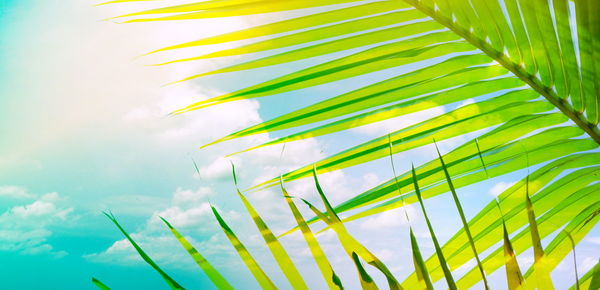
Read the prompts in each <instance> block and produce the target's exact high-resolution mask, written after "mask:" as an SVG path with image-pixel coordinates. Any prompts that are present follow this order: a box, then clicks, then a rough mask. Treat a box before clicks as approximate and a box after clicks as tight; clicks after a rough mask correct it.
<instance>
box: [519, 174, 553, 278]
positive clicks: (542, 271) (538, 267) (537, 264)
mask: <svg viewBox="0 0 600 290" xmlns="http://www.w3.org/2000/svg"><path fill="white" fill-rule="evenodd" d="M525 182H526V183H525V184H526V185H525V202H526V206H527V218H528V219H529V228H530V233H531V244H532V245H533V257H534V262H533V268H534V271H535V275H536V278H537V283H538V287H539V288H540V289H554V285H552V279H551V278H550V272H549V271H548V270H547V269H546V267H545V265H544V263H543V258H544V249H543V248H542V242H541V238H540V232H539V230H538V224H537V221H536V219H535V212H534V211H533V204H532V202H531V199H530V198H529V175H528V176H527V179H526V181H525Z"/></svg>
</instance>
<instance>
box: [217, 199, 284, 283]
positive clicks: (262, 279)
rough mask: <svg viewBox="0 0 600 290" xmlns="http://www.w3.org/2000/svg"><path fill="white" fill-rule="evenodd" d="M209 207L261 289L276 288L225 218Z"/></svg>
mask: <svg viewBox="0 0 600 290" xmlns="http://www.w3.org/2000/svg"><path fill="white" fill-rule="evenodd" d="M210 208H211V210H212V212H213V214H214V215H215V218H216V219H217V222H218V223H219V225H220V226H221V229H223V232H224V233H225V235H226V236H227V238H228V239H229V241H230V242H231V244H232V245H233V247H234V248H235V250H236V251H237V253H238V254H239V255H240V257H241V258H242V261H244V263H245V264H246V267H247V268H248V270H250V272H251V273H252V275H253V276H254V278H255V279H256V281H257V282H258V284H260V286H261V287H262V288H263V289H277V287H275V284H273V282H272V281H271V279H269V276H267V274H265V271H264V270H263V269H262V268H261V267H260V266H259V265H258V263H257V262H256V260H255V259H254V257H252V255H251V254H250V252H248V250H247V249H246V247H245V246H244V244H242V242H241V241H240V240H239V239H238V237H237V236H236V235H235V233H234V232H233V231H232V230H231V228H230V227H229V226H228V225H227V223H225V220H223V218H222V217H221V215H220V214H219V212H218V211H217V209H216V208H215V207H214V206H212V205H211V206H210Z"/></svg>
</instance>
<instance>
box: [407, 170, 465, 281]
mask: <svg viewBox="0 0 600 290" xmlns="http://www.w3.org/2000/svg"><path fill="white" fill-rule="evenodd" d="M412 178H413V183H414V186H415V194H416V195H417V198H418V199H419V204H420V205H421V210H422V211H423V216H424V217H425V222H426V223H427V229H428V230H429V234H430V235H431V241H432V242H433V245H434V247H435V254H436V256H437V258H438V260H439V262H440V264H439V265H440V267H441V268H442V271H443V272H444V277H445V278H446V283H448V288H450V289H451V290H452V289H458V288H457V287H456V283H455V282H454V277H452V272H451V271H450V268H448V263H447V262H446V257H445V256H444V252H443V251H442V248H441V247H440V243H439V242H438V240H437V237H436V235H435V232H434V231H433V226H432V225H431V222H430V221H429V217H427V211H426V210H425V204H424V203H423V197H422V196H421V191H420V190H419V183H418V180H417V173H416V172H415V167H414V166H412Z"/></svg>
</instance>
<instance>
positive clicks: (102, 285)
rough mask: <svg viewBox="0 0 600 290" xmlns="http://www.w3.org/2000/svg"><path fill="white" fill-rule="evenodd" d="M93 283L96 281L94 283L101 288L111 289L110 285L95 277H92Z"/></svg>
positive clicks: (103, 289) (104, 289)
mask: <svg viewBox="0 0 600 290" xmlns="http://www.w3.org/2000/svg"><path fill="white" fill-rule="evenodd" d="M92 283H94V285H96V287H98V288H100V289H101V290H110V287H108V286H106V285H105V284H104V283H102V282H101V281H100V280H98V279H96V278H95V277H92Z"/></svg>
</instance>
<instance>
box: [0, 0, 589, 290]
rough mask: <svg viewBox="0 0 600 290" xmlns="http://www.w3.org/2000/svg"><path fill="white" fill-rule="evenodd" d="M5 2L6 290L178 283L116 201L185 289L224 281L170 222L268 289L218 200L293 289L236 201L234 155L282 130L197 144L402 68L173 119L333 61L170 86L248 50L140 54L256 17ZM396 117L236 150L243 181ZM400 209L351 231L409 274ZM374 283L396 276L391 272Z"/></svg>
mask: <svg viewBox="0 0 600 290" xmlns="http://www.w3.org/2000/svg"><path fill="white" fill-rule="evenodd" d="M0 3H1V4H0V116H1V117H0V118H1V119H0V132H1V133H0V135H1V136H2V137H0V268H1V269H2V271H0V280H1V281H3V282H2V283H3V284H2V285H1V286H0V289H94V287H93V285H92V284H91V283H90V279H91V277H92V276H94V277H97V278H99V279H101V280H102V281H103V282H105V283H106V284H108V285H110V286H111V287H114V289H165V288H166V284H165V283H164V282H163V281H162V279H161V278H160V276H158V275H157V274H156V273H155V272H153V270H152V269H151V268H149V267H148V266H147V265H146V264H144V263H143V262H142V261H141V260H140V259H139V258H138V257H137V254H135V252H134V251H133V250H132V249H131V247H129V245H128V244H127V243H126V242H125V241H123V237H122V236H121V235H120V233H119V232H118V231H117V229H116V228H115V227H114V226H113V225H112V224H111V223H110V221H109V220H108V219H106V218H105V217H104V216H103V215H102V211H105V210H111V211H112V212H113V213H114V214H115V215H116V216H117V217H118V218H119V220H120V221H121V222H122V224H123V225H124V227H125V228H126V229H127V230H129V231H130V232H131V233H133V236H134V238H136V239H137V240H139V241H140V244H141V245H142V246H143V247H144V248H145V249H147V251H148V253H149V254H150V255H151V256H152V257H153V258H155V259H156V261H157V262H158V263H159V264H160V265H161V266H163V267H164V269H165V270H166V271H167V272H168V273H170V274H172V276H173V277H174V278H175V279H176V280H178V281H179V282H180V283H181V284H182V285H184V286H185V287H187V288H190V289H207V288H211V287H212V284H210V282H209V281H208V280H207V278H206V277H205V276H204V274H203V273H202V272H201V271H200V270H199V269H197V267H196V266H195V265H194V264H193V261H192V260H191V259H190V258H189V257H188V256H186V253H185V252H184V250H183V249H182V248H181V247H180V246H179V244H178V243H177V241H176V240H174V239H173V238H172V236H171V235H170V233H169V232H168V231H167V229H166V227H165V226H164V225H163V224H161V223H160V221H159V219H158V216H159V215H160V216H163V217H165V218H167V219H169V220H170V221H171V222H172V223H173V224H174V225H175V226H176V227H178V229H179V230H180V231H181V232H182V233H184V234H185V235H186V236H189V237H190V239H191V240H192V241H193V242H194V244H195V245H197V246H198V249H199V250H200V251H202V252H203V253H204V254H205V255H206V256H207V257H208V258H209V260H210V261H211V262H212V263H213V264H214V265H215V266H216V267H217V268H218V269H219V270H221V271H222V272H223V273H224V275H225V276H226V277H227V278H228V279H229V280H231V281H232V284H234V285H235V286H236V287H239V288H241V289H256V287H257V284H256V282H254V280H253V278H252V276H251V275H250V273H249V272H248V271H247V270H246V269H245V268H244V266H243V265H242V262H241V260H240V259H239V257H238V256H237V255H236V254H235V252H234V250H233V248H232V247H231V245H230V244H229V243H228V241H227V240H226V238H225V236H224V235H223V234H222V232H221V231H220V229H218V228H217V226H216V223H215V221H214V218H213V217H212V216H211V215H210V213H209V212H208V203H207V202H208V201H210V202H212V203H213V204H215V205H216V206H217V207H218V208H219V209H220V210H221V212H222V213H223V215H224V217H225V219H226V220H227V221H228V222H229V223H230V224H231V226H232V228H233V229H234V230H235V231H236V233H238V235H239V236H240V237H243V238H242V239H243V241H244V242H245V243H246V244H247V246H248V248H250V251H251V252H252V253H253V255H255V256H256V257H257V259H258V260H259V263H261V265H263V267H264V268H265V269H266V270H267V272H268V274H269V275H271V276H273V277H274V280H275V281H276V283H278V284H280V285H287V284H286V283H287V282H285V278H284V277H283V275H282V274H281V273H279V272H278V270H277V268H276V266H275V264H274V261H273V259H272V258H271V257H270V256H269V253H268V251H267V250H266V248H265V247H264V245H263V243H262V241H261V239H260V236H259V235H258V232H257V231H256V229H255V228H254V226H253V224H252V222H251V220H250V218H249V216H248V215H247V214H246V213H245V212H244V211H243V210H242V205H241V203H240V202H239V200H238V199H237V197H236V196H235V195H234V187H233V183H232V180H231V176H230V169H229V163H228V162H229V161H228V160H226V159H224V158H222V156H224V155H226V154H229V153H232V152H237V151H239V150H241V149H244V148H247V147H248V146H249V145H251V144H258V142H261V141H265V140H267V139H268V138H270V137H269V136H258V137H252V138H248V139H243V140H240V141H237V142H229V143H224V144H222V145H218V146H214V147H209V148H207V149H202V150H199V149H197V148H198V147H199V146H200V145H203V144H205V143H208V142H210V141H212V140H214V139H216V138H218V137H222V136H224V135H226V134H227V133H229V132H233V131H235V130H238V129H241V128H243V127H245V126H248V125H250V124H255V123H257V122H260V121H261V120H265V119H268V118H270V117H273V116H275V115H276V113H280V112H285V111H289V110H292V109H293V108H296V107H298V106H300V105H302V104H307V103H311V102H314V101H316V100H319V99H321V98H325V97H328V96H333V95H334V94H337V93H339V91H340V90H350V89H352V87H356V86H360V85H361V84H364V83H365V82H370V81H372V80H373V79H375V78H376V77H377V76H381V75H386V74H390V73H392V72H393V71H392V70H388V71H384V72H380V73H377V74H370V75H367V76H363V77H359V78H355V79H352V80H347V81H343V82H339V83H336V84H333V85H330V86H320V87H316V88H310V89H306V90H302V91H298V92H292V93H286V94H282V95H278V96H273V97H268V98H265V99H264V100H260V102H258V101H241V102H236V103H231V104H227V105H224V106H221V107H217V108H209V109H206V110H202V111H196V112H193V113H189V114H185V115H182V116H177V117H167V116H166V114H167V113H168V112H170V111H172V110H174V109H177V108H180V107H181V106H183V105H187V104H189V103H191V102H192V101H193V100H198V99H200V98H206V97H208V96H215V95H217V94H219V93H220V92H224V91H229V90H232V89H236V88H240V87H243V86H245V85H248V84H252V83H255V82H258V81H260V80H266V79H269V78H271V77H272V76H273V75H274V74H275V73H280V72H286V71H290V70H292V69H294V68H297V67H302V66H307V65H310V64H315V63H318V62H320V61H322V60H323V59H312V60H308V61H303V62H299V63H295V64H294V65H293V66H292V67H290V66H287V67H286V66H282V67H273V68H265V69H258V70H256V71H254V72H253V73H252V75H251V77H249V75H248V74H244V73H234V74H228V75H226V76H215V77H207V78H205V79H201V80H197V81H193V82H188V83H183V84H179V85H173V86H167V87H162V85H163V84H165V83H167V82H170V81H173V80H177V79H180V78H182V77H186V76H189V75H190V74H191V73H193V72H197V71H206V70H208V69H210V68H214V67H216V66H219V65H224V64H227V63H228V62H231V61H235V60H236V59H235V58H229V59H222V60H221V59H220V60H216V61H214V62H211V61H204V62H198V63H187V64H181V65H173V66H167V67H150V66H146V65H147V64H152V63H156V62H160V61H161V60H165V59H172V58H173V57H181V56H185V55H189V54H194V53H197V51H193V50H189V51H178V52H173V53H172V54H163V55H157V56H150V57H146V58H136V57H137V56H139V55H141V54H143V53H145V52H147V51H149V50H152V49H156V48H159V47H161V46H165V45H169V44H174V43H178V42H181V41H184V40H190V39H195V38H199V37H201V36H206V35H209V34H211V33H217V32H220V31H228V30H234V29H237V28H241V27H244V26H246V25H248V24H247V23H246V22H244V21H243V20H240V19H223V20H214V21H213V22H207V21H198V22H193V23H191V24H190V23H189V22H188V23H181V22H177V23H169V24H162V25H159V24H151V23H149V24H127V25H125V24H116V23H113V22H110V21H100V20H101V19H105V18H108V17H111V16H114V15H118V14H121V13H124V12H126V11H127V9H133V10H135V9H136V7H138V6H136V5H131V6H128V7H129V8H124V7H120V6H111V7H94V6H92V5H91V3H90V1H76V0H19V1H16V0H14V1H13V0H0ZM146 5H147V4H146ZM255 21H258V22H260V21H265V20H264V19H259V20H255ZM190 25H193V26H190ZM190 27H194V28H193V29H192V28H190ZM207 49H218V47H216V48H207ZM408 69H410V68H407V67H404V68H399V69H396V71H402V70H408ZM456 105H458V104H455V105H454V106H456ZM447 109H448V108H447ZM439 113H440V111H430V112H427V113H425V114H422V115H419V116H414V117H411V118H412V119H409V120H408V122H410V121H412V122H415V121H417V120H419V119H420V118H421V119H422V118H425V117H430V116H433V115H435V114H439ZM395 121H396V122H398V120H395ZM405 121H406V120H405ZM389 124H390V123H388V124H383V125H379V126H370V127H367V128H362V129H357V130H350V131H348V132H342V133H338V134H334V135H332V136H325V137H323V138H319V139H318V140H307V141H302V142H297V143H292V144H288V145H287V146H286V150H285V152H284V155H283V158H281V157H280V156H281V147H277V146H274V147H273V148H266V149H261V150H257V151H253V152H249V153H245V154H241V155H236V156H234V157H232V158H231V161H233V162H235V163H236V166H237V168H238V170H239V179H240V182H241V184H242V187H248V186H250V185H252V184H254V183H256V182H258V181H262V180H265V179H267V178H271V177H274V176H277V175H278V174H279V173H281V172H283V171H285V170H289V169H292V168H295V167H298V166H301V165H306V164H309V163H311V162H312V161H315V160H318V159H319V158H321V157H323V156H325V155H326V154H329V153H333V152H337V151H339V150H341V149H343V148H347V147H348V146H350V144H356V143H358V142H359V141H361V140H367V139H369V138H373V137H375V136H380V135H383V134H385V133H387V132H388V130H389V129H388V128H389ZM386 126H387V127H386ZM460 142H461V140H449V141H448V142H443V143H442V144H441V145H442V149H443V150H449V149H451V148H453V146H456V145H457V144H459V143H460ZM432 154H433V153H432V151H431V148H428V149H424V150H418V151H415V152H412V153H411V154H410V155H399V156H396V160H397V162H398V164H397V166H398V167H399V168H400V170H406V169H408V166H409V165H410V162H415V163H416V164H420V163H422V162H424V161H425V160H427V159H428V158H431V157H432V156H433V155H432ZM409 156H410V157H409ZM192 159H194V160H195V161H196V163H197V164H198V166H199V167H200V175H198V174H196V173H195V171H194V167H193V165H192V161H191V160H192ZM522 174H523V172H519V173H516V174H513V175H511V176H506V177H503V178H501V179H496V180H494V181H488V182H485V183H482V184H480V185H477V186H471V187H468V188H465V189H461V198H462V199H463V200H464V201H465V207H466V211H467V215H468V216H472V215H474V214H475V213H476V212H477V211H478V210H479V209H480V208H481V207H482V206H483V205H484V204H486V203H487V202H489V201H490V200H491V199H492V198H493V193H494V192H498V191H499V190H501V189H503V188H506V187H507V185H510V182H513V181H515V180H517V179H518V178H519V176H522ZM390 177H391V172H390V169H389V164H388V161H387V160H381V161H376V162H372V163H370V164H366V165H363V166H358V167H357V168H351V169H348V170H344V171H343V172H334V173H330V174H326V175H324V176H323V177H322V179H323V185H324V187H325V190H326V191H327V193H328V195H329V196H330V198H331V200H332V201H333V202H334V203H338V202H341V201H343V200H345V199H347V198H348V197H351V196H353V195H354V194H357V193H360V192H362V191H364V190H366V189H368V188H370V187H372V186H374V185H377V184H378V183H379V182H382V181H385V180H387V179H388V178H390ZM289 189H290V192H293V193H294V194H295V195H300V196H304V197H306V198H308V199H310V200H313V201H315V202H316V201H317V198H316V195H315V193H314V190H313V187H312V184H311V182H310V181H309V180H307V181H302V182H296V183H294V184H290V185H289ZM249 198H250V200H251V201H252V202H253V204H254V205H255V207H256V208H257V209H258V210H259V212H260V213H261V214H262V215H263V217H264V218H265V219H266V220H267V222H268V223H269V225H270V226H271V227H272V229H273V231H274V232H276V233H282V232H283V231H285V230H287V229H289V228H290V227H291V226H292V225H293V223H294V221H293V220H292V219H291V216H290V214H289V212H288V209H287V208H286V205H285V203H284V202H283V200H282V199H281V198H280V197H279V192H277V191H276V190H267V191H264V192H259V193H255V194H249ZM427 206H428V207H430V208H435V209H436V210H435V211H432V213H431V215H432V219H433V223H434V225H435V226H436V231H437V232H438V235H439V237H440V239H442V240H446V239H448V238H449V237H450V236H451V235H452V234H453V233H454V232H455V231H456V229H458V225H459V224H460V223H459V220H458V216H457V215H456V213H455V208H454V207H453V204H452V203H451V202H450V199H449V197H448V196H440V197H436V198H432V199H430V200H428V201H427ZM306 213H307V216H308V212H306ZM409 213H410V215H411V217H412V218H413V219H414V221H415V223H414V225H413V226H414V227H415V228H416V229H417V230H416V232H417V234H418V235H419V238H420V240H421V241H422V242H421V244H422V245H423V246H422V251H423V252H424V254H425V255H426V256H428V255H430V254H431V253H433V248H432V245H430V242H429V241H428V239H427V234H426V228H425V227H424V224H423V220H422V218H421V216H420V213H419V211H418V210H416V207H410V208H409ZM402 218H403V215H402V212H401V211H399V210H398V211H391V212H389V213H385V214H383V215H381V216H378V217H372V218H366V219H364V220H360V221H357V222H353V223H350V224H349V227H350V230H351V232H352V233H353V234H355V235H356V237H357V238H358V239H359V240H360V241H361V242H364V243H365V245H367V247H369V248H371V249H374V252H375V253H376V254H377V255H378V256H380V257H381V258H382V259H383V260H384V262H386V264H388V266H390V268H391V269H392V271H393V272H394V273H395V274H396V275H398V277H399V278H400V279H402V278H404V277H405V276H406V275H407V274H408V273H409V272H410V271H412V266H411V264H410V263H406V262H405V261H410V256H409V254H410V252H409V249H410V248H409V243H408V234H407V231H408V228H407V225H406V224H405V223H404V222H402ZM319 239H320V241H321V242H322V243H323V245H324V248H325V250H326V252H327V253H328V254H330V255H331V257H330V259H331V260H332V262H333V264H334V267H335V269H336V271H337V272H338V273H339V274H340V275H341V276H342V280H344V281H349V282H347V283H348V285H347V286H349V288H355V287H357V286H358V284H357V282H358V281H357V280H356V279H355V278H356V277H355V276H354V275H355V273H354V270H353V266H352V265H351V264H349V263H348V261H347V258H346V257H345V256H344V254H343V252H342V249H341V247H340V246H339V245H338V244H337V243H336V240H335V237H334V236H333V235H332V234H331V233H329V232H325V233H323V234H322V235H320V236H319ZM282 242H283V243H284V245H285V246H286V247H287V249H288V250H289V252H290V254H291V256H292V257H293V259H294V261H295V262H296V264H297V265H298V266H299V267H300V268H301V272H302V274H304V275H305V276H306V277H315V276H318V275H320V274H318V269H317V267H316V266H315V265H314V262H312V261H311V258H310V256H309V254H308V252H307V249H306V247H305V246H304V245H303V242H302V240H301V237H300V236H298V235H291V236H289V237H286V238H284V239H282ZM599 243H600V231H599V230H598V229H596V230H594V231H592V232H591V233H590V237H589V238H588V239H586V240H584V241H583V242H582V243H581V245H580V247H579V248H578V254H579V255H580V256H578V258H579V263H580V271H581V272H582V273H583V272H584V271H585V270H586V269H589V267H590V266H591V265H590V263H592V262H593V263H595V260H597V258H598V253H597V252H598V251H594V249H596V250H597V249H598V244H599ZM527 255H529V256H530V254H529V253H526V254H525V255H523V257H519V258H520V262H521V263H522V264H523V265H529V264H530V263H531V261H530V260H528V259H530V258H529V256H527ZM568 258H570V257H568ZM567 260H568V261H569V263H570V261H571V260H569V259H567ZM569 263H563V264H562V265H561V266H559V268H557V270H556V271H555V272H554V273H553V275H555V276H556V277H563V278H562V279H559V282H558V283H559V284H560V285H562V286H565V287H566V286H568V285H571V284H572V282H573V281H570V278H568V279H565V278H564V277H573V274H572V271H573V270H572V267H571V264H569ZM593 263H592V264H593ZM373 276H374V277H375V279H377V280H378V281H383V280H382V279H383V277H380V276H379V274H377V273H373ZM503 279H504V276H503V273H502V272H501V271H497V272H496V273H495V274H494V275H493V276H492V281H496V282H497V283H500V281H502V280H503ZM313 280H314V281H313ZM308 282H309V284H310V285H311V286H313V287H315V288H319V287H322V285H323V284H322V282H321V281H320V280H318V279H309V281H308ZM498 285H502V284H498ZM502 287H503V286H499V288H502ZM284 288H286V286H284Z"/></svg>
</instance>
